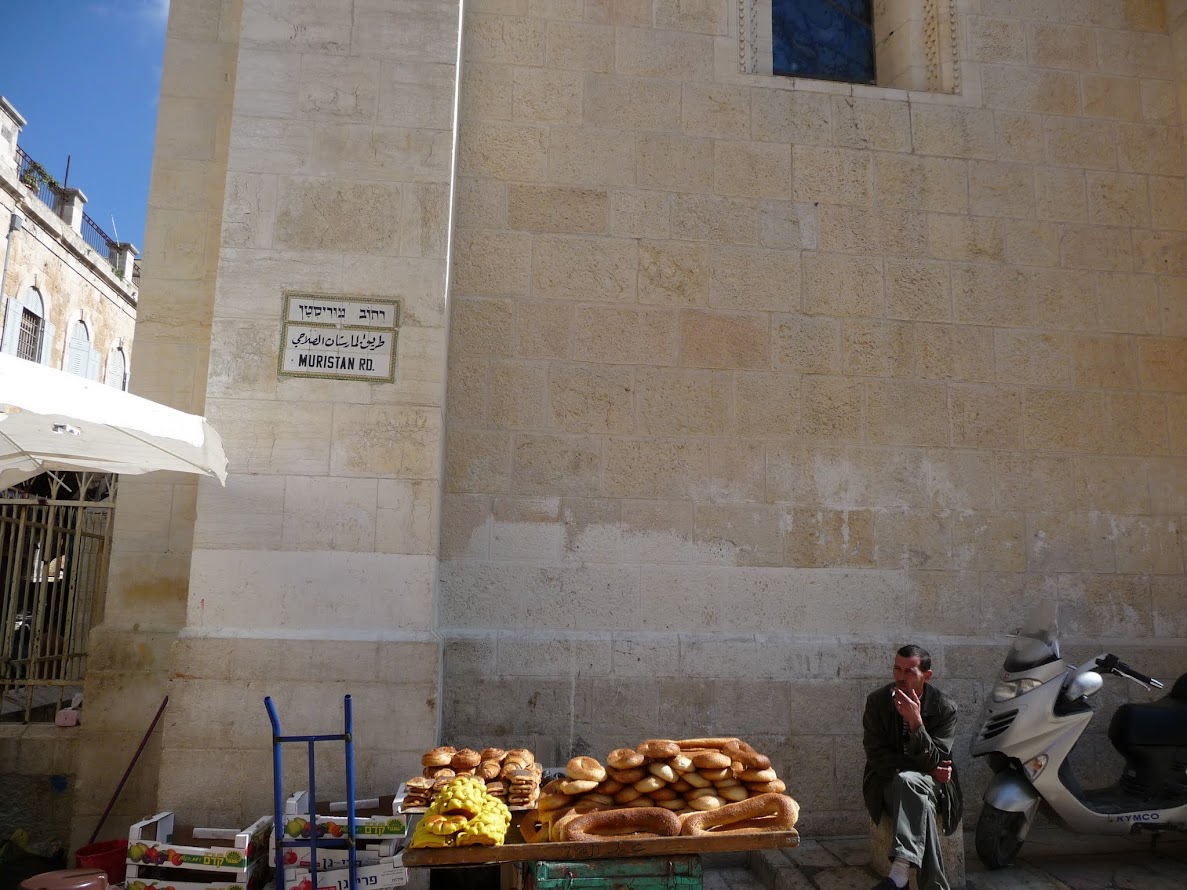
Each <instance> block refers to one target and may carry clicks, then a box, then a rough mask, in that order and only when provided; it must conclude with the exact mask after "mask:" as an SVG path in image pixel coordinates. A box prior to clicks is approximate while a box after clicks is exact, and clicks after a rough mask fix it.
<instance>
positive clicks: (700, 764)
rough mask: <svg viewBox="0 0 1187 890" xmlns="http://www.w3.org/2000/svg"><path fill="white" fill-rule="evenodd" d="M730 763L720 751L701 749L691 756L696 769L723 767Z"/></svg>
mask: <svg viewBox="0 0 1187 890" xmlns="http://www.w3.org/2000/svg"><path fill="white" fill-rule="evenodd" d="M730 763H731V761H730V759H729V757H728V756H727V755H725V754H722V753H721V752H720V751H702V752H700V753H699V754H694V755H693V756H692V765H693V766H695V767H696V768H697V769H724V768H726V767H728V766H729V765H730Z"/></svg>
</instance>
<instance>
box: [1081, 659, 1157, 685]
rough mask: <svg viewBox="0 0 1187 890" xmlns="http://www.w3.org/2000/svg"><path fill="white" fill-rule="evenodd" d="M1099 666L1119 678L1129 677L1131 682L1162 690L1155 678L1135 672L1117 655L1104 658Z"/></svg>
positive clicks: (1098, 662) (1100, 660) (1099, 662)
mask: <svg viewBox="0 0 1187 890" xmlns="http://www.w3.org/2000/svg"><path fill="white" fill-rule="evenodd" d="M1096 663H1097V665H1098V666H1099V667H1100V669H1101V670H1102V671H1105V672H1108V673H1112V674H1116V675H1117V676H1119V677H1127V678H1129V679H1130V680H1136V681H1137V682H1138V683H1141V684H1142V685H1143V686H1149V687H1151V688H1153V689H1161V688H1162V684H1161V683H1160V682H1158V681H1157V680H1155V679H1154V678H1153V677H1148V676H1146V675H1145V674H1143V673H1142V672H1141V671H1139V670H1135V669H1134V668H1131V667H1130V666H1129V665H1127V664H1126V663H1125V662H1124V661H1121V660H1120V659H1118V658H1117V656H1116V655H1106V656H1105V657H1104V658H1098V659H1097V660H1096Z"/></svg>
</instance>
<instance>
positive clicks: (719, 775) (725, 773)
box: [688, 766, 734, 782]
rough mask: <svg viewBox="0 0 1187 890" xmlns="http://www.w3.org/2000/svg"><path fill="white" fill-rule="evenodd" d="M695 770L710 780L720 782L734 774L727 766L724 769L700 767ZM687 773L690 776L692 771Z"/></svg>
mask: <svg viewBox="0 0 1187 890" xmlns="http://www.w3.org/2000/svg"><path fill="white" fill-rule="evenodd" d="M697 772H698V773H699V774H700V775H702V776H704V777H705V778H706V779H708V780H709V781H710V782H720V781H721V780H722V779H729V778H732V777H733V775H734V771H733V770H732V769H730V768H729V767H728V766H727V767H726V768H725V769H700V770H697ZM688 775H690V776H691V775H692V773H689V774H688Z"/></svg>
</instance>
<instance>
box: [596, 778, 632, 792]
mask: <svg viewBox="0 0 1187 890" xmlns="http://www.w3.org/2000/svg"><path fill="white" fill-rule="evenodd" d="M625 787H626V786H625V785H623V784H622V782H616V781H615V780H614V779H607V780H606V781H605V782H602V783H601V784H600V785H598V788H597V790H598V793H599V794H610V795H614V794H617V793H618V792H619V791H621V790H622V789H623V788H625Z"/></svg>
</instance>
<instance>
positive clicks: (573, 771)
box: [565, 757, 606, 783]
mask: <svg viewBox="0 0 1187 890" xmlns="http://www.w3.org/2000/svg"><path fill="white" fill-rule="evenodd" d="M565 774H566V775H567V776H568V777H569V778H570V779H588V780H591V781H593V782H595V783H597V782H600V781H602V779H604V778H606V770H605V768H604V767H603V766H602V765H601V764H600V763H598V762H597V761H596V760H594V758H592V757H574V758H573V759H572V760H570V761H569V762H568V764H567V765H566V766H565Z"/></svg>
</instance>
